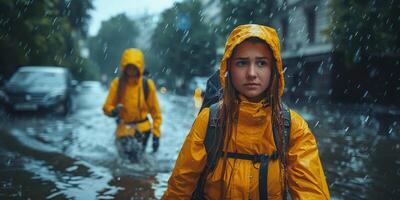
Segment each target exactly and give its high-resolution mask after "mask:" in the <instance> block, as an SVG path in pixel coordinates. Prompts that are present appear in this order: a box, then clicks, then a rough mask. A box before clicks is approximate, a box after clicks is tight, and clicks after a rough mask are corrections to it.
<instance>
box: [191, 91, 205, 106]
mask: <svg viewBox="0 0 400 200" xmlns="http://www.w3.org/2000/svg"><path fill="white" fill-rule="evenodd" d="M193 102H194V107H195V108H196V109H200V108H201V104H202V103H203V96H202V91H201V88H199V87H197V88H196V89H195V90H194V94H193Z"/></svg>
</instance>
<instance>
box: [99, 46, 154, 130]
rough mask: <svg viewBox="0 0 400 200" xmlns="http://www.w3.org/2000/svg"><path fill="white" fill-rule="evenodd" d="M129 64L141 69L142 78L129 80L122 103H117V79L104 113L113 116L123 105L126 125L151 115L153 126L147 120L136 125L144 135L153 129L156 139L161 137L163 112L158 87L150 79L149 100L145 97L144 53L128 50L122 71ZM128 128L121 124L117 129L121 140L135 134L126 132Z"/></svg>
mask: <svg viewBox="0 0 400 200" xmlns="http://www.w3.org/2000/svg"><path fill="white" fill-rule="evenodd" d="M127 64H134V65H135V66H137V67H138V68H139V72H140V77H139V78H138V79H128V81H127V83H126V86H125V92H124V95H123V97H122V98H121V101H120V102H117V88H118V82H119V78H115V79H114V80H113V81H112V82H111V86H110V91H109V93H108V97H107V100H106V102H105V104H104V106H103V111H104V113H105V114H106V115H109V116H110V115H111V111H112V110H113V109H114V108H115V107H116V106H117V105H118V104H122V105H123V106H124V107H123V109H122V110H121V113H120V117H121V119H122V121H123V122H124V123H129V122H135V121H142V120H144V119H146V117H147V115H148V114H149V113H150V114H151V118H152V120H153V125H151V123H150V121H149V120H145V121H143V122H140V123H138V124H136V127H137V128H138V130H140V131H141V132H142V133H143V132H147V131H149V130H151V129H152V133H153V135H154V136H156V137H160V126H161V120H162V119H161V110H160V106H159V105H158V100H157V94H156V91H157V90H156V86H155V84H154V82H153V80H151V79H148V80H147V84H148V88H149V91H148V97H147V100H146V98H145V95H144V90H143V87H142V79H143V72H144V57H143V53H142V52H141V51H140V50H139V49H133V48H132V49H127V50H125V51H124V53H123V55H122V58H121V63H120V69H121V71H122V72H123V71H124V70H125V68H126V65H127ZM125 127H126V126H125V125H124V124H123V123H120V124H119V125H118V127H117V131H116V136H117V138H120V137H122V136H126V135H132V134H134V133H133V132H129V131H126V128H125Z"/></svg>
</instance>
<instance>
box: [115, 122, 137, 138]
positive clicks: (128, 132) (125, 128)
mask: <svg viewBox="0 0 400 200" xmlns="http://www.w3.org/2000/svg"><path fill="white" fill-rule="evenodd" d="M135 133H136V127H135V126H132V125H127V124H124V123H119V124H118V126H117V130H116V135H117V138H121V137H123V136H134V135H135Z"/></svg>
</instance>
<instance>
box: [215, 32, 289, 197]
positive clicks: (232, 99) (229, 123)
mask: <svg viewBox="0 0 400 200" xmlns="http://www.w3.org/2000/svg"><path fill="white" fill-rule="evenodd" d="M243 42H251V43H257V44H265V45H266V46H267V47H268V48H269V49H270V50H271V47H270V46H269V45H268V44H267V43H266V42H265V41H264V40H262V39H260V38H257V37H250V38H248V39H246V40H244V41H243ZM243 42H242V43H243ZM237 46H238V45H237ZM237 46H236V47H235V48H234V50H233V52H232V54H231V56H230V57H229V59H228V62H227V65H228V72H227V73H226V76H225V85H224V87H223V97H222V104H221V105H220V109H219V113H218V124H219V127H220V128H221V130H220V133H222V134H223V137H220V138H222V139H221V140H220V141H215V144H214V145H218V149H219V150H220V151H223V152H225V154H224V155H223V156H222V159H223V166H222V174H221V178H223V177H224V176H225V173H226V167H227V155H226V152H227V149H228V147H229V143H230V141H231V140H232V137H236V133H235V135H233V133H232V130H233V126H234V125H236V124H237V123H235V122H237V121H238V114H239V112H238V110H239V92H238V91H237V90H236V89H235V87H234V86H233V83H232V79H231V75H230V66H231V62H232V57H233V56H234V55H235V53H236V50H237ZM271 52H272V50H271ZM279 81H280V80H279V73H278V69H277V66H276V60H275V59H273V67H272V69H271V78H270V83H269V85H268V88H267V89H266V90H265V100H266V102H267V105H266V106H271V109H272V120H273V123H274V124H276V125H277V129H278V136H279V139H278V141H279V142H278V144H276V145H278V148H279V149H281V150H282V151H280V152H279V153H280V155H279V156H280V162H281V167H282V169H283V174H281V175H280V177H281V178H283V180H284V181H283V185H282V189H284V188H286V185H287V158H286V151H285V149H286V144H285V139H284V135H283V121H284V119H283V115H282V107H281V97H280V95H279V86H280V82H279ZM234 145H235V146H234V149H235V150H234V151H235V152H236V151H237V150H236V143H235V144H234ZM234 165H235V162H234V163H233V166H232V168H233V167H234ZM214 171H215V170H214ZM214 171H213V172H212V173H214ZM233 171H234V170H232V172H231V174H230V175H229V180H228V188H229V185H230V181H231V180H232V175H233ZM223 184H224V183H223V182H222V181H221V191H222V192H221V197H220V199H224V198H225V196H226V195H225V192H226V191H225V188H224V185H223ZM282 191H284V190H282ZM283 193H285V192H283Z"/></svg>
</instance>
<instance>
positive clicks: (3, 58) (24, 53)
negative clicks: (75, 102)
mask: <svg viewBox="0 0 400 200" xmlns="http://www.w3.org/2000/svg"><path fill="white" fill-rule="evenodd" d="M69 2H70V1H67V0H44V1H30V0H19V1H14V0H3V1H1V2H0V19H1V20H0V25H1V27H2V28H1V29H0V51H1V52H2V54H0V64H1V68H0V73H1V74H2V75H3V76H6V77H7V76H10V75H11V73H13V72H14V71H15V70H16V69H17V68H18V67H20V66H24V65H58V66H63V67H68V68H71V69H72V71H73V73H74V74H75V76H76V77H77V78H80V79H82V78H86V77H91V78H92V77H94V76H95V74H94V73H89V74H85V76H83V75H82V74H80V73H79V72H82V71H83V72H86V71H89V70H88V65H86V63H87V60H86V59H85V58H82V57H81V56H80V46H79V45H78V41H79V40H80V39H82V36H81V34H85V26H86V23H87V20H88V15H87V13H88V10H89V9H90V8H91V2H90V1H89V0H83V1H74V3H73V4H74V5H76V4H82V5H83V4H84V5H86V6H85V7H84V8H85V9H81V10H80V11H76V15H75V16H76V17H77V18H75V16H72V15H70V14H69V13H70V9H69V8H68V4H69ZM79 2H80V3H79ZM71 3H72V1H71ZM72 22H79V23H78V24H76V23H75V24H74V23H72Z"/></svg>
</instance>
